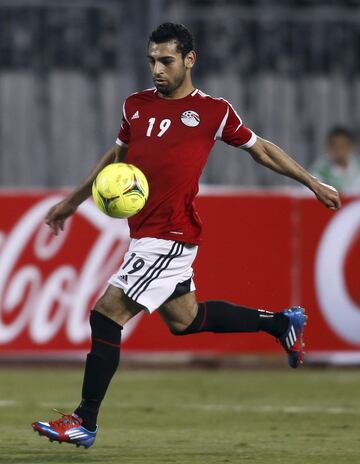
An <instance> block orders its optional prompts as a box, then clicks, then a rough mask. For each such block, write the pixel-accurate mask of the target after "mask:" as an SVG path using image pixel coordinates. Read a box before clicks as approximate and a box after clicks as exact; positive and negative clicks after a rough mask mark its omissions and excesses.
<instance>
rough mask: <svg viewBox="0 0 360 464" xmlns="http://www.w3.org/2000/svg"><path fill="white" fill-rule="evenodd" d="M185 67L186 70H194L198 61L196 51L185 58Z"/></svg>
mask: <svg viewBox="0 0 360 464" xmlns="http://www.w3.org/2000/svg"><path fill="white" fill-rule="evenodd" d="M184 61H185V67H186V68H192V67H193V66H194V64H195V61H196V53H195V51H194V50H191V52H189V53H188V54H187V55H186V56H185V60H184Z"/></svg>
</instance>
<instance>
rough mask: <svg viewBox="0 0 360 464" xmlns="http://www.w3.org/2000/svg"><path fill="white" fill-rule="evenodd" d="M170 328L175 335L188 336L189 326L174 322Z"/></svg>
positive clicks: (169, 325)
mask: <svg viewBox="0 0 360 464" xmlns="http://www.w3.org/2000/svg"><path fill="white" fill-rule="evenodd" d="M168 327H169V330H170V332H171V333H172V334H173V335H186V329H187V325H186V324H184V323H182V322H172V323H171V324H168Z"/></svg>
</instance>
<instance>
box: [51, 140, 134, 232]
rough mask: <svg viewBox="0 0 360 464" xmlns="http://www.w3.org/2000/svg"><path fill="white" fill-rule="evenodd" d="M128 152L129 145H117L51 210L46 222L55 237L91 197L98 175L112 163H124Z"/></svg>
mask: <svg viewBox="0 0 360 464" xmlns="http://www.w3.org/2000/svg"><path fill="white" fill-rule="evenodd" d="M126 152H127V145H117V144H115V145H114V146H113V147H111V148H110V150H108V151H107V152H106V153H105V154H104V155H103V156H102V158H101V159H100V160H99V162H98V163H97V164H96V166H95V167H94V169H93V170H92V171H91V173H90V174H89V175H88V177H87V178H86V179H85V180H84V181H83V182H82V183H81V184H80V185H79V186H78V187H76V188H75V189H74V191H73V192H71V193H70V194H69V195H68V196H67V197H66V198H64V200H62V201H60V202H59V203H57V204H56V205H54V206H53V207H52V208H50V210H49V211H48V213H47V215H46V217H45V222H46V224H47V225H48V226H50V227H51V229H52V231H53V232H54V234H55V235H57V234H58V232H59V229H60V230H63V229H64V223H65V221H66V219H67V218H68V217H70V216H71V215H72V214H74V213H75V211H76V209H77V208H78V206H79V205H80V204H81V203H82V202H83V201H85V200H86V199H87V198H88V197H89V196H90V195H91V187H92V183H93V181H94V179H95V178H96V176H97V175H98V173H99V172H100V171H101V170H102V169H103V168H104V167H105V166H107V165H108V164H110V163H115V162H116V163H118V162H121V161H123V160H124V158H125V156H126Z"/></svg>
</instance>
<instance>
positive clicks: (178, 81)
mask: <svg viewBox="0 0 360 464" xmlns="http://www.w3.org/2000/svg"><path fill="white" fill-rule="evenodd" d="M184 80H185V68H184V69H183V72H182V73H181V75H179V76H177V77H176V78H175V79H174V81H173V82H171V83H170V82H168V83H167V84H157V83H156V82H154V84H155V87H156V89H157V91H158V92H160V93H162V94H163V95H165V96H166V97H169V96H170V95H171V94H173V93H174V92H175V90H177V89H178V88H179V87H181V85H182V84H183V82H184Z"/></svg>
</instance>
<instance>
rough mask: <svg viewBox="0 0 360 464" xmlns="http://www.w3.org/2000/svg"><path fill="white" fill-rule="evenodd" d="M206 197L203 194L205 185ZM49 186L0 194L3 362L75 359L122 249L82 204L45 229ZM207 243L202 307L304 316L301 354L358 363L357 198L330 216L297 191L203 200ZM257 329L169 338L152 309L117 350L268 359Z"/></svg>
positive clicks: (200, 263)
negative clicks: (212, 304)
mask: <svg viewBox="0 0 360 464" xmlns="http://www.w3.org/2000/svg"><path fill="white" fill-rule="evenodd" d="M205 190H206V189H205ZM62 197H63V192H62V193H61V192H53V191H26V192H25V191H24V192H12V191H3V192H2V193H0V205H1V212H2V214H1V219H0V355H1V358H2V359H24V358H29V359H50V358H51V359H55V358H58V359H62V360H79V359H83V358H84V354H85V353H86V351H87V349H88V346H89V324H88V312H89V310H90V309H91V308H92V307H93V305H94V302H95V301H96V299H97V298H98V297H99V295H101V293H102V292H103V290H104V288H105V286H106V283H107V279H108V277H109V276H110V275H111V274H112V273H113V272H115V271H116V270H117V268H118V267H119V265H120V263H121V260H122V256H123V254H124V251H125V250H126V247H127V245H128V240H129V239H128V228H127V225H126V222H125V221H122V220H114V219H111V218H108V217H106V216H105V215H103V214H102V213H100V212H99V211H98V210H97V209H96V207H95V205H94V203H93V202H92V201H91V200H89V201H87V202H85V203H84V204H83V205H82V206H81V207H80V208H79V210H78V212H77V213H76V215H75V216H74V217H73V218H71V219H70V220H69V221H68V223H67V225H66V228H65V231H64V232H63V233H61V234H60V235H59V236H58V237H54V236H52V235H51V233H50V230H49V228H48V227H47V226H45V225H44V222H43V220H44V216H45V214H46V212H47V210H48V208H49V207H50V206H51V205H53V204H54V203H55V202H56V201H58V200H59V199H60V198H62ZM197 208H198V211H199V213H200V216H201V217H202V220H203V223H204V240H203V244H202V245H201V247H200V249H199V253H198V258H197V261H196V264H195V282H196V285H197V295H198V298H199V300H205V299H225V300H230V301H234V302H238V303H241V304H242V305H247V306H251V307H255V308H266V309H275V310H279V309H281V308H284V307H287V306H290V305H298V304H300V305H303V306H305V307H306V308H307V312H308V314H309V324H308V327H307V334H306V344H307V351H308V355H309V359H310V360H313V361H329V362H337V363H350V362H355V363H358V362H360V285H359V256H360V200H359V199H356V198H347V199H344V207H343V208H342V209H341V210H340V211H338V212H336V213H334V212H331V211H329V210H327V209H325V208H324V207H322V206H321V205H320V204H319V203H318V202H317V201H316V200H315V199H313V198H312V197H309V196H308V195H305V194H304V193H302V192H299V191H296V192H294V191H281V192H273V191H260V190H259V191H237V190H234V191H231V190H227V191H222V190H218V189H213V190H210V191H208V192H206V191H205V193H204V194H202V195H200V196H199V197H198V199H197ZM280 352H281V349H280V347H279V346H278V345H277V344H276V343H274V340H273V339H272V338H271V337H269V336H267V335H266V334H256V335H252V334H241V335H238V334H226V335H218V334H217V335H215V334H200V335H190V336H187V337H174V336H172V335H171V334H170V332H169V331H168V330H167V328H166V327H165V325H164V323H163V322H162V321H161V319H160V317H159V316H158V314H156V313H155V314H153V315H151V316H149V315H146V314H140V315H139V316H137V317H136V318H134V319H133V320H132V321H130V322H129V323H128V324H127V326H126V328H125V329H124V336H123V353H125V356H126V354H128V355H131V354H136V353H137V354H139V355H140V356H142V357H144V358H146V356H148V357H151V356H155V357H156V356H161V355H165V354H167V355H169V354H170V355H171V356H174V359H175V357H176V356H182V355H183V356H186V355H192V356H196V355H200V356H201V355H204V354H206V355H214V356H215V355H238V354H260V353H267V354H276V353H280Z"/></svg>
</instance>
